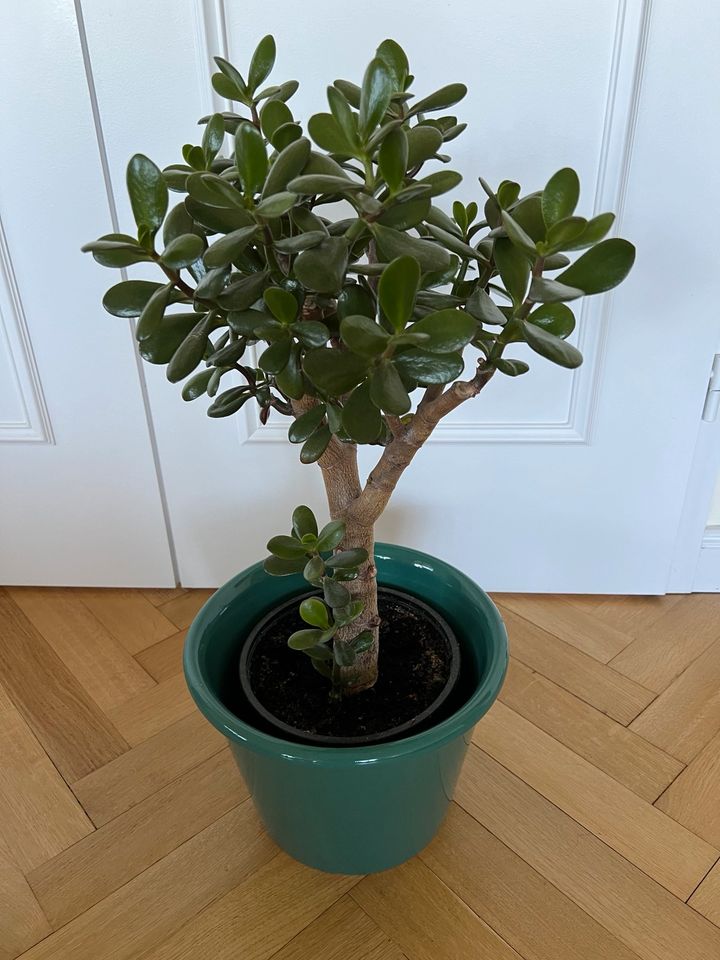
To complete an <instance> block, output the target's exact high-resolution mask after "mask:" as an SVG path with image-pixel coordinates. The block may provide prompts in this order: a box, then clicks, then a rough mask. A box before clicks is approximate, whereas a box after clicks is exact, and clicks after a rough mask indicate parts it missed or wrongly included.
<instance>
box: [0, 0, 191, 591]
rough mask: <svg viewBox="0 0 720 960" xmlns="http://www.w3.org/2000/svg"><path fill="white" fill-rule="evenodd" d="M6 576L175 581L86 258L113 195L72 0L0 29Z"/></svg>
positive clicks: (25, 6)
mask: <svg viewBox="0 0 720 960" xmlns="http://www.w3.org/2000/svg"><path fill="white" fill-rule="evenodd" d="M0 89H2V97H1V98H0V126H1V127H2V130H3V149H2V157H1V158H0V168H1V169H2V176H0V218H1V224H0V583H6V584H28V583H29V584H71V585H78V584H87V585H107V586H122V585H146V586H149V585H158V586H163V585H169V584H172V583H174V582H175V580H174V574H173V566H172V562H171V558H170V550H169V544H168V535H167V530H166V524H165V521H164V517H163V509H162V502H161V498H160V492H159V486H158V479H157V473H156V469H155V463H154V457H153V449H152V445H151V442H150V433H149V426H148V419H147V416H146V411H145V405H144V403H143V396H142V391H141V382H140V379H139V376H138V367H137V365H136V360H135V354H134V350H133V342H132V335H131V332H130V330H129V327H128V325H127V324H124V323H122V322H120V323H117V322H113V320H112V319H111V318H110V317H109V316H108V315H107V314H105V313H104V311H103V310H102V308H101V306H100V297H101V296H102V292H103V289H104V287H103V281H104V277H102V276H100V274H99V270H98V269H97V267H96V265H95V264H94V263H93V262H92V261H89V258H88V257H87V256H84V255H83V254H81V253H80V246H81V245H82V243H84V242H85V241H87V240H88V239H90V238H92V237H93V236H94V235H95V233H96V231H97V225H98V223H99V222H101V221H106V220H107V217H108V197H107V193H106V190H105V184H104V179H103V171H102V167H101V164H100V159H99V154H98V142H97V136H96V129H95V124H94V121H93V111H92V104H91V100H90V96H89V93H88V84H87V80H86V74H85V65H84V61H83V50H82V45H81V37H80V33H79V31H78V27H77V23H76V20H75V14H74V10H73V4H72V3H71V2H68V3H52V4H48V3H44V2H42V0H27V2H24V3H22V4H20V5H18V6H17V7H14V8H13V10H12V12H10V11H9V10H6V16H5V17H4V23H3V28H2V30H1V31H0Z"/></svg>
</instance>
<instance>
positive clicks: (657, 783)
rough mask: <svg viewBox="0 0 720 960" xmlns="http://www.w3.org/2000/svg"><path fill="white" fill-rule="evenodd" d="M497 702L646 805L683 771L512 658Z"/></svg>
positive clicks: (651, 748)
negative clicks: (625, 788)
mask: <svg viewBox="0 0 720 960" xmlns="http://www.w3.org/2000/svg"><path fill="white" fill-rule="evenodd" d="M500 700H501V701H502V702H503V703H504V704H506V706H508V707H510V708H511V709H513V710H514V711H515V712H516V713H519V714H520V715H521V716H523V717H525V719H526V720H530V721H531V722H532V723H534V724H535V726H536V727H540V729H541V730H544V731H545V733H548V734H550V736H551V737H554V738H555V740H559V741H560V742H561V743H563V744H565V746H566V747H569V748H570V749H571V750H573V751H574V752H575V753H577V754H579V755H580V756H581V757H584V758H585V759H586V760H589V761H590V763H592V764H593V765H594V766H596V767H598V768H599V769H600V770H603V771H604V772H605V773H607V774H608V775H609V776H611V777H612V778H613V779H614V780H618V781H619V782H620V783H623V784H625V786H626V787H629V788H630V790H632V791H633V793H636V794H637V795H638V796H639V797H643V799H645V800H648V801H649V802H650V803H653V802H654V801H655V800H657V798H658V797H659V796H660V794H661V793H662V792H663V790H665V789H666V788H667V787H668V786H669V784H671V783H672V781H673V780H674V779H675V778H676V777H677V775H678V774H679V773H680V772H681V771H682V770H683V769H684V767H683V764H682V763H681V762H680V761H679V760H676V759H675V758H674V757H671V756H669V754H667V753H664V752H663V751H662V750H659V749H658V748H657V747H655V746H653V745H652V744H651V743H648V742H647V740H643V738H642V737H639V736H638V735H637V734H636V733H633V732H632V731H631V730H628V729H627V727H624V726H623V725H622V724H621V723H618V722H617V721H616V720H613V719H612V718H611V717H608V716H606V715H605V714H604V713H600V712H599V711H598V710H596V709H595V708H594V707H591V706H590V705H589V704H587V703H585V702H584V701H583V700H579V699H578V698H577V697H575V696H573V695H572V694H571V693H568V692H567V691H566V690H563V689H562V688H561V687H558V686H557V684H555V683H553V682H552V680H547V679H546V678H545V677H542V676H540V674H538V673H535V672H534V671H532V670H531V669H530V668H529V667H526V666H525V665H524V664H523V663H521V662H520V661H519V660H515V659H511V661H510V667H509V669H508V674H507V677H506V679H505V683H504V685H503V688H502V691H501V692H500Z"/></svg>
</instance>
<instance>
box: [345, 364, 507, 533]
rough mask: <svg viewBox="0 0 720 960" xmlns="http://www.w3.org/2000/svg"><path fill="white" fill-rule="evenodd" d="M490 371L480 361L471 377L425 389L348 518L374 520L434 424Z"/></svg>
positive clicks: (470, 393)
mask: <svg viewBox="0 0 720 960" xmlns="http://www.w3.org/2000/svg"><path fill="white" fill-rule="evenodd" d="M494 373H495V368H494V367H491V366H489V365H488V364H487V363H486V362H485V361H480V363H479V364H478V369H477V373H476V374H475V376H474V377H473V378H472V380H458V381H456V382H455V383H454V384H453V385H452V386H451V387H449V388H448V389H447V390H446V391H445V392H444V393H441V394H439V395H432V394H431V395H430V396H428V391H426V394H425V396H424V397H423V399H422V401H421V402H420V404H419V406H418V408H417V411H416V412H415V415H414V416H413V418H412V419H411V420H410V422H409V423H408V425H407V426H406V427H404V429H403V430H402V432H401V433H399V434H398V435H397V436H396V437H395V438H394V439H393V440H392V441H391V443H390V444H388V446H387V447H385V449H384V451H383V453H382V456H381V457H380V459H379V460H378V462H377V464H376V465H375V467H374V469H373V470H372V472H371V473H370V476H369V477H368V480H367V483H366V484H365V487H364V489H363V490H362V491H361V492H360V495H359V496H358V497H356V498H355V499H354V500H353V501H352V503H351V504H350V506H349V507H348V510H347V514H346V515H347V516H348V518H349V519H351V520H353V521H355V522H357V523H362V524H367V525H370V524H373V523H375V521H376V520H377V519H378V517H379V516H380V515H381V513H382V512H383V510H384V509H385V507H386V505H387V503H388V501H389V499H390V497H391V495H392V492H393V490H394V489H395V487H396V485H397V482H398V480H399V479H400V477H401V476H402V474H403V472H404V471H405V469H406V467H408V466H409V464H410V463H411V461H412V460H413V458H414V456H415V454H416V453H417V452H418V450H420V448H421V447H422V445H423V444H424V443H425V441H426V440H427V439H428V437H429V436H430V434H431V433H432V432H433V430H434V429H435V427H436V426H437V425H438V423H439V422H440V421H441V420H442V419H443V417H446V416H447V415H448V414H449V413H451V412H452V411H453V410H455V409H456V407H459V406H460V404H461V403H464V402H465V401H466V400H469V399H470V398H471V397H476V396H477V395H478V393H480V391H481V390H482V389H483V387H484V386H485V384H486V383H488V381H489V380H490V378H491V377H492V376H493V374H494Z"/></svg>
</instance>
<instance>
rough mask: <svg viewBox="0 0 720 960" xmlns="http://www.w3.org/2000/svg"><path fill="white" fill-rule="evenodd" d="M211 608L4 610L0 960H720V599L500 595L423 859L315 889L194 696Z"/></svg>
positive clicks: (87, 598) (5, 595) (150, 597)
mask: <svg viewBox="0 0 720 960" xmlns="http://www.w3.org/2000/svg"><path fill="white" fill-rule="evenodd" d="M206 595H207V592H206V591H186V590H181V589H178V590H145V591H136V590H60V589H35V588H18V589H16V588H12V589H6V590H4V591H0V960H15V958H16V957H22V958H23V960H225V958H227V960H230V958H233V960H235V958H242V960H269V958H271V957H272V958H276V960H402V958H406V960H450V958H452V960H461V958H462V960H510V958H514V960H518V958H523V960H638V958H640V960H718V958H720V596H715V595H712V596H710V595H695V596H668V597H661V598H636V597H539V596H518V595H509V594H505V595H501V596H498V597H496V600H497V601H498V603H499V604H500V605H501V607H502V612H503V615H504V616H505V619H506V622H507V625H508V630H509V633H510V644H511V653H512V656H513V659H512V664H511V669H510V672H509V675H508V679H507V682H506V684H505V687H504V689H503V691H502V694H501V696H500V700H499V702H498V703H497V704H496V705H495V707H494V708H493V709H492V710H491V712H490V713H489V714H488V715H487V717H485V718H484V719H483V720H482V722H481V723H480V724H479V725H478V727H477V728H476V730H475V734H474V739H473V744H472V746H471V749H470V754H469V757H468V761H467V763H466V765H465V768H464V772H463V775H462V778H461V782H460V786H459V789H458V793H457V797H456V802H455V803H454V804H453V805H452V807H451V811H450V814H449V816H448V819H447V821H446V822H445V824H444V826H443V828H442V830H441V831H440V834H439V835H438V837H437V838H436V840H435V841H434V842H433V843H432V844H431V845H430V846H429V847H428V848H427V849H426V850H425V851H423V853H422V854H421V855H420V857H418V858H416V859H415V860H413V861H411V862H409V863H407V864H404V865H403V866H401V867H398V868H397V869H396V870H391V871H388V872H387V873H383V874H378V875H375V876H370V877H365V878H358V877H337V876H328V875H325V874H321V873H317V872H315V871H313V870H309V869H307V868H306V867H303V866H301V865H299V864H297V863H295V862H294V861H293V860H291V859H290V858H289V857H287V856H286V855H285V854H283V853H281V852H280V851H279V850H278V849H277V848H276V847H275V846H274V844H273V843H272V842H271V841H270V840H269V839H268V837H267V836H266V835H265V834H264V832H263V830H262V827H261V825H260V824H259V822H258V819H257V817H256V815H255V813H254V811H253V808H252V805H251V803H250V801H249V799H248V794H247V791H246V790H245V789H244V787H243V785H242V783H241V781H240V779H239V775H238V774H237V772H236V770H235V768H234V766H233V764H232V761H231V759H230V756H229V753H228V751H227V749H226V748H225V747H224V744H223V740H222V738H221V737H220V736H219V735H218V734H217V733H215V731H213V730H212V729H211V728H210V726H209V725H208V724H207V723H206V722H205V720H204V719H203V718H201V717H200V716H199V714H198V713H197V712H196V711H195V709H194V706H193V704H192V702H191V700H190V697H189V695H188V694H187V692H186V690H185V687H184V683H183V680H182V676H181V650H182V642H183V637H184V630H185V629H186V628H187V626H188V624H189V622H190V621H191V619H192V617H193V615H194V613H195V611H196V610H197V609H198V607H199V606H200V605H201V603H202V602H203V601H204V599H205V597H206Z"/></svg>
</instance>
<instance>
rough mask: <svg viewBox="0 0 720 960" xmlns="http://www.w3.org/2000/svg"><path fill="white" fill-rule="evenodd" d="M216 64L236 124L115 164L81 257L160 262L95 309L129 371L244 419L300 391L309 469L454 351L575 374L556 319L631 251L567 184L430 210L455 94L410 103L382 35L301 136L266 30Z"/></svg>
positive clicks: (445, 186) (569, 329) (454, 128)
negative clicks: (122, 175) (124, 205)
mask: <svg viewBox="0 0 720 960" xmlns="http://www.w3.org/2000/svg"><path fill="white" fill-rule="evenodd" d="M216 63H217V66H218V72H217V73H215V74H214V75H213V78H212V83H213V87H214V88H215V90H216V91H217V92H218V93H219V94H220V95H221V96H223V97H225V98H228V99H229V100H231V101H233V102H234V103H235V104H237V107H236V110H234V111H232V112H225V113H216V114H213V115H212V116H208V117H204V118H203V119H202V120H201V121H200V123H201V124H202V125H203V133H202V137H201V141H200V143H198V144H185V145H184V146H183V148H182V151H181V153H182V162H178V163H175V164H172V165H171V166H169V167H167V168H166V169H165V170H162V171H161V170H160V169H159V168H158V167H157V166H156V165H155V164H154V163H153V162H152V161H151V160H150V159H148V158H147V157H145V156H143V155H142V154H137V155H135V156H134V157H133V158H132V159H131V160H130V163H129V165H128V170H127V188H128V192H129V196H130V201H131V206H132V210H133V215H134V218H135V221H136V228H137V234H136V236H131V235H129V234H117V233H111V234H106V235H105V236H103V237H101V238H100V239H99V240H96V241H94V242H92V243H89V244H87V245H86V246H85V247H84V248H83V249H84V250H86V251H88V252H90V253H92V255H93V256H94V258H95V259H96V260H97V261H98V262H99V263H101V264H102V265H104V266H109V267H116V268H121V269H123V268H126V267H130V266H132V265H134V264H137V263H145V262H150V263H155V264H156V265H157V266H158V267H159V269H160V270H161V272H162V275H163V276H162V281H161V282H150V281H147V280H136V279H125V280H122V281H121V282H120V283H118V284H116V285H114V286H113V287H111V288H110V289H109V290H108V292H107V293H106V295H105V297H104V300H103V304H104V306H105V308H106V310H108V311H109V312H110V313H111V314H114V315H115V316H120V317H130V318H134V319H135V320H136V327H135V332H136V337H137V341H138V344H139V350H140V353H141V355H142V357H143V358H144V359H145V360H147V361H148V362H150V363H156V364H161V365H164V366H165V367H166V372H167V377H168V379H169V380H170V381H171V382H173V383H176V382H180V381H184V383H183V387H182V396H183V398H184V399H185V400H188V401H190V400H195V399H198V398H200V397H208V398H209V399H210V401H211V402H210V405H209V407H208V414H209V416H211V417H225V416H230V415H232V414H234V413H236V412H237V411H238V410H240V409H241V408H242V407H243V405H244V404H245V403H247V402H248V401H250V400H252V401H253V402H255V403H257V404H258V406H259V408H260V419H261V421H262V422H265V421H266V420H267V419H268V417H269V416H270V413H271V411H272V410H276V411H277V412H278V413H280V414H285V415H289V416H291V415H293V403H294V402H296V401H299V400H301V399H304V400H306V401H307V400H308V398H309V399H310V400H311V401H312V406H311V409H310V410H309V411H307V412H305V413H303V414H302V415H301V416H299V417H298V418H297V419H294V421H293V423H292V425H291V426H290V430H289V440H290V441H291V442H292V443H296V444H298V445H300V458H301V460H302V461H303V462H305V463H311V462H313V461H315V460H317V459H319V457H321V456H322V454H323V452H324V451H325V449H326V448H327V445H328V444H329V443H330V440H331V438H332V437H333V436H335V437H336V438H337V439H338V440H339V441H341V442H355V443H361V444H381V445H384V444H387V443H389V442H390V440H391V438H392V435H393V425H394V424H396V422H397V421H399V422H401V423H402V422H404V421H406V420H407V419H408V418H410V417H412V409H413V399H412V397H413V394H414V393H415V391H417V390H418V389H424V388H427V387H433V388H440V389H441V390H442V389H444V388H445V385H447V384H451V383H453V382H454V381H455V380H457V379H458V378H459V377H460V376H461V375H462V373H463V370H464V368H465V363H466V356H467V355H468V348H475V350H476V351H479V356H480V362H481V363H482V364H483V365H484V367H485V369H491V370H497V371H499V372H500V373H503V374H506V375H508V376H517V375H519V374H522V373H525V372H526V371H527V369H528V364H527V363H526V362H525V361H524V360H521V359H513V358H511V357H509V356H507V355H506V352H505V351H506V350H507V349H508V348H509V347H510V346H511V345H512V344H514V343H524V344H526V345H527V346H528V347H529V348H530V349H531V350H532V351H533V352H534V353H535V354H538V355H540V356H541V357H544V358H545V359H547V360H550V361H551V362H553V363H556V364H558V365H560V366H563V367H568V368H573V367H576V366H578V365H579V364H580V363H581V362H582V356H581V355H580V353H579V351H578V350H577V348H576V347H574V346H573V345H572V344H571V343H570V342H569V341H568V337H570V335H571V334H572V333H573V330H574V328H575V316H574V313H573V310H572V308H571V307H570V306H569V305H568V304H569V303H571V302H573V301H577V300H579V299H580V298H581V297H583V296H585V295H592V294H598V293H602V292H604V291H606V290H609V289H611V288H612V287H614V286H616V285H617V284H618V283H620V282H621V281H622V280H623V279H624V277H625V276H626V275H627V273H628V271H629V270H630V268H631V266H632V263H633V260H634V248H633V246H632V244H630V243H628V242H627V241H626V240H622V239H619V238H610V239H606V235H607V234H608V232H609V231H610V229H611V227H612V225H613V220H614V217H613V214H611V213H603V214H600V215H598V216H595V217H592V218H590V219H586V218H585V217H582V216H579V215H577V214H576V212H575V211H576V207H577V203H578V199H579V191H580V188H579V182H578V177H577V175H576V173H575V172H574V171H573V170H571V169H570V168H563V169H561V170H559V171H558V172H557V173H555V174H554V175H553V176H552V177H551V178H550V180H549V181H548V182H547V184H546V185H545V187H544V188H543V189H542V190H539V191H535V192H531V193H527V194H524V195H523V194H522V191H521V187H520V185H519V184H518V183H515V182H513V181H511V180H504V181H502V182H501V183H500V184H499V185H498V186H497V188H493V187H491V186H490V185H489V184H487V183H486V182H485V181H484V180H482V179H480V186H481V188H482V191H483V193H484V196H483V195H482V194H481V195H480V196H479V197H478V199H477V200H472V201H471V202H469V203H467V204H464V203H462V202H460V201H459V200H456V201H455V202H454V203H453V204H452V213H451V214H449V213H447V212H445V211H444V210H443V209H442V208H441V207H440V206H437V205H436V198H437V197H439V196H440V195H442V194H445V193H447V192H448V191H450V190H453V189H455V188H456V187H457V186H458V185H459V183H460V181H461V177H460V175H459V174H458V173H456V172H455V171H453V170H451V169H448V168H447V163H448V162H449V160H450V157H449V156H448V155H447V154H446V153H445V152H444V149H445V144H447V143H448V142H450V141H452V140H453V139H454V138H455V137H457V136H458V135H460V134H461V133H462V131H463V129H464V128H465V124H464V123H463V122H462V121H459V120H458V118H457V116H456V115H454V114H453V113H449V112H448V111H450V110H451V109H452V108H454V106H455V105H456V104H457V103H458V102H459V101H460V100H461V99H462V98H463V97H464V95H465V93H466V88H465V86H464V85H463V84H461V83H450V84H448V85H447V86H444V87H442V88H441V89H439V90H436V91H434V92H432V93H430V94H428V95H425V96H421V97H420V98H419V99H416V98H415V96H414V94H413V93H412V91H411V87H412V86H413V83H414V77H413V76H412V75H411V73H410V68H409V64H408V61H407V57H406V56H405V53H404V52H403V50H402V49H401V47H400V46H399V45H398V44H397V43H395V42H394V41H392V40H385V41H383V43H381V44H380V46H379V47H378V49H377V51H376V53H375V56H374V57H373V59H372V60H371V62H370V64H369V65H368V67H367V70H366V71H365V74H364V77H363V78H362V81H361V83H360V84H355V83H352V82H350V81H347V80H336V81H335V82H334V83H333V84H332V85H330V86H329V87H328V88H327V104H328V109H327V110H326V111H324V112H320V113H316V114H314V115H313V116H311V117H310V119H309V121H308V123H307V127H306V129H304V128H303V125H302V124H301V123H300V121H299V120H298V119H297V118H296V117H295V116H294V114H293V112H292V109H291V107H290V106H289V101H290V99H291V98H292V95H293V94H294V93H295V91H296V90H297V86H298V84H297V83H296V82H295V81H286V82H281V83H278V84H267V83H266V82H267V81H268V78H269V76H270V73H271V71H272V69H273V67H274V63H275V41H274V40H273V38H272V37H271V36H267V37H264V38H263V39H262V40H261V41H260V43H259V44H258V46H257V48H256V50H255V52H254V53H253V56H252V58H251V60H250V63H249V66H248V69H247V71H246V73H245V74H244V75H243V74H241V73H240V71H239V70H238V69H237V68H236V67H235V66H233V65H232V64H230V63H228V62H227V61H226V60H223V59H222V58H219V57H218V58H216ZM225 152H226V154H227V155H225ZM428 169H429V171H430V172H428ZM171 195H174V196H175V198H176V202H174V203H172V204H171V200H170V198H171ZM338 201H340V202H341V203H342V206H343V208H344V209H343V215H342V216H340V217H339V218H338V217H335V216H333V215H332V211H331V210H330V209H328V208H329V207H330V205H331V204H336V203H337V202H338ZM333 209H334V208H333ZM578 251H584V252H582V253H581V255H580V256H579V258H578V259H577V260H575V262H574V263H572V262H571V258H570V257H569V256H568V254H574V253H576V252H578ZM477 357H478V353H475V354H474V355H473V360H472V362H473V363H474V362H475V361H476V359H477ZM305 405H306V406H307V403H306V404H305ZM317 629H320V628H317Z"/></svg>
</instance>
